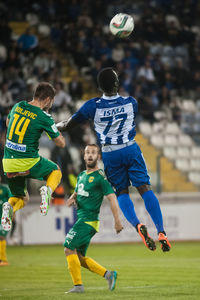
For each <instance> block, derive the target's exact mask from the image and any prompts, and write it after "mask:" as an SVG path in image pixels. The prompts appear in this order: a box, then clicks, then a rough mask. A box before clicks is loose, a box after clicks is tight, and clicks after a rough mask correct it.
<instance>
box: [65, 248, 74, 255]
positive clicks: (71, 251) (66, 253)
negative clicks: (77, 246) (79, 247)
mask: <svg viewBox="0 0 200 300" xmlns="http://www.w3.org/2000/svg"><path fill="white" fill-rule="evenodd" d="M75 253H76V250H71V249H69V248H67V247H65V248H64V254H65V255H66V256H68V255H71V254H75Z"/></svg>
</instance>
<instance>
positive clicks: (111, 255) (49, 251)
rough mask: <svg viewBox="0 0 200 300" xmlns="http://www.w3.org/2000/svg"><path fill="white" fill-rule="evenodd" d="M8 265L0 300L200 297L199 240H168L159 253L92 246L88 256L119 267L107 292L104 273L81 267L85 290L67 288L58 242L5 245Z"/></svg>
mask: <svg viewBox="0 0 200 300" xmlns="http://www.w3.org/2000/svg"><path fill="white" fill-rule="evenodd" d="M7 253H8V259H9V263H10V265H9V266H7V267H0V300H1V299H15V300H23V299H36V300H46V299H52V300H53V299H55V300H60V299H70V300H71V299H73V300H76V299H79V300H80V299H87V300H90V299H91V300H98V299H99V300H100V299H101V300H102V299H103V300H106V299H109V300H110V299H117V300H125V299H126V300H132V299H133V300H137V299H138V300H143V299H145V300H147V299H159V300H160V299H170V300H171V299H186V300H189V299H200V242H187V243H172V251H171V252H169V253H163V252H162V251H161V250H160V245H157V250H156V251H155V252H151V251H149V250H148V249H146V247H145V246H144V245H143V244H142V243H139V244H109V245H105V244H104V245H91V246H90V248H89V250H88V256H90V257H92V258H94V259H95V260H96V261H98V262H99V263H100V264H102V265H104V266H105V267H107V268H108V269H111V270H112V269H115V270H117V272H118V280H117V286H116V289H115V290H114V291H113V292H110V291H109V290H108V289H107V282H106V281H105V279H104V278H101V277H100V276H98V275H96V274H94V273H91V272H89V271H88V270H85V269H82V278H83V283H84V286H85V293H84V294H65V292H66V291H68V290H69V289H70V288H71V287H72V282H71V278H70V275H69V273H68V270H67V265H66V260H65V257H64V254H63V247H62V245H56V246H23V247H15V246H13V247H8V251H7Z"/></svg>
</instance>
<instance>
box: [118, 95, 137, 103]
mask: <svg viewBox="0 0 200 300" xmlns="http://www.w3.org/2000/svg"><path fill="white" fill-rule="evenodd" d="M120 97H121V98H122V99H123V100H124V101H125V102H132V103H137V100H136V99H135V98H134V97H132V96H127V97H122V96H120Z"/></svg>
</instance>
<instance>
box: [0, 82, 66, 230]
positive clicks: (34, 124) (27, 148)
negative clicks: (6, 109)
mask: <svg viewBox="0 0 200 300" xmlns="http://www.w3.org/2000/svg"><path fill="white" fill-rule="evenodd" d="M55 93H56V91H55V89H54V87H53V86H52V85H51V84H49V83H47V82H42V83H40V84H39V85H38V86H37V87H36V89H35V92H34V95H33V100H32V101H30V102H26V101H21V102H19V103H17V104H16V105H15V106H14V107H13V108H12V110H11V112H10V114H9V115H8V117H7V121H6V125H7V127H8V130H7V136H6V144H5V149H4V158H3V169H4V172H5V174H6V177H7V182H8V185H9V188H10V190H11V193H12V197H10V198H9V200H8V202H6V203H4V205H3V213H2V219H1V224H2V226H3V229H4V230H7V231H9V230H10V229H11V225H12V214H13V212H15V211H17V210H18V209H20V208H22V207H24V205H25V204H26V203H27V201H28V200H29V195H28V192H27V189H26V181H27V178H34V179H38V180H46V181H47V182H46V185H45V186H42V187H41V189H40V194H41V205H40V210H41V213H42V215H46V214H47V212H48V208H49V201H50V199H51V194H52V192H53V191H54V190H55V188H56V187H57V186H58V184H59V183H60V180H61V177H62V174H61V171H60V169H59V167H58V166H57V165H56V164H55V163H53V162H52V161H50V160H48V159H45V158H43V157H40V156H39V154H38V150H39V139H40V137H41V134H42V132H43V131H45V132H46V133H47V134H48V135H49V136H50V138H51V139H52V140H53V141H54V142H55V144H56V145H57V146H59V147H64V146H65V139H64V137H63V136H62V134H61V133H60V132H59V131H58V130H57V128H56V125H55V123H54V120H53V119H52V117H51V115H50V114H49V113H48V110H49V109H50V108H51V106H52V104H53V102H54V97H55Z"/></svg>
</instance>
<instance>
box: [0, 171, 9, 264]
mask: <svg viewBox="0 0 200 300" xmlns="http://www.w3.org/2000/svg"><path fill="white" fill-rule="evenodd" d="M9 197H10V191H9V189H8V187H7V186H5V185H4V184H2V183H1V176H0V217H1V215H2V207H3V204H4V203H5V202H7V201H8V199H9ZM7 234H8V232H7V231H5V230H3V228H2V225H1V224H0V266H7V265H8V261H7V256H6V236H7Z"/></svg>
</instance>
